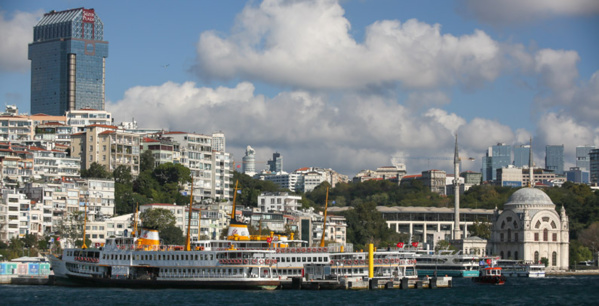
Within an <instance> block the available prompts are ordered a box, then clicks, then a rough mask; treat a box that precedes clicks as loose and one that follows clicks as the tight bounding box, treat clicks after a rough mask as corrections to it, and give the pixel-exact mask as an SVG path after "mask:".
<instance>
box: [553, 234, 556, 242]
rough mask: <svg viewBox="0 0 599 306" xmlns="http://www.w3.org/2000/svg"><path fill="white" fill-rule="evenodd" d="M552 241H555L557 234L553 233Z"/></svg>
mask: <svg viewBox="0 0 599 306" xmlns="http://www.w3.org/2000/svg"><path fill="white" fill-rule="evenodd" d="M553 241H554V242H555V241H557V233H553Z"/></svg>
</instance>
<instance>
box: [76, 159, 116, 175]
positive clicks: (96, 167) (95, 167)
mask: <svg viewBox="0 0 599 306" xmlns="http://www.w3.org/2000/svg"><path fill="white" fill-rule="evenodd" d="M111 176H112V175H111V174H110V172H108V171H106V168H105V167H104V166H102V165H100V164H98V163H97V162H93V163H91V165H90V166H89V169H83V170H81V177H82V178H100V179H109V178H111Z"/></svg>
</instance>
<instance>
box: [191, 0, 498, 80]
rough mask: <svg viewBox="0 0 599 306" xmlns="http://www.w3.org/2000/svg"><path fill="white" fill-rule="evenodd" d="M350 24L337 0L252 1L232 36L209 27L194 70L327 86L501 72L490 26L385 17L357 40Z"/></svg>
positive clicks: (465, 77)
mask: <svg viewBox="0 0 599 306" xmlns="http://www.w3.org/2000/svg"><path fill="white" fill-rule="evenodd" d="M350 28H351V25H350V23H349V21H348V20H347V19H346V18H345V17H344V10H343V8H342V7H341V6H340V5H339V3H338V2H337V1H331V0H322V1H318V0H314V1H275V0H266V1H264V2H262V3H261V4H260V5H259V6H251V5H249V6H247V7H246V8H245V9H244V10H243V12H242V13H240V15H239V16H238V19H237V24H236V26H235V27H234V29H233V31H232V33H231V34H230V35H222V34H220V33H216V32H213V31H207V32H203V33H202V34H201V36H200V40H199V41H198V43H197V63H196V65H195V66H194V68H193V70H194V71H195V72H196V73H197V74H198V75H199V76H200V77H202V78H204V79H234V78H237V77H239V78H243V79H248V80H259V81H264V82H268V83H271V84H279V85H282V86H288V87H290V88H305V89H324V90H327V89H364V88H372V87H381V86H383V87H388V86H397V85H399V86H401V87H402V88H405V89H430V88H438V87H444V86H453V85H459V86H462V87H464V88H475V87H477V86H480V85H482V84H483V83H484V82H487V81H492V80H494V79H495V78H496V77H497V76H498V75H499V73H500V70H501V54H500V48H499V45H498V43H497V42H496V41H494V40H493V39H491V38H490V37H489V36H488V35H487V34H486V33H484V32H483V31H479V30H475V31H474V32H473V33H472V34H469V35H462V36H453V35H451V34H442V33H441V26H440V25H439V24H434V25H430V24H427V23H423V22H420V21H418V20H415V19H411V20H408V21H406V22H403V23H402V22H400V21H398V20H382V21H377V22H375V23H373V24H372V25H370V26H368V27H367V28H366V30H365V38H364V41H363V42H357V41H356V40H355V39H354V38H353V37H352V36H351V35H350Z"/></svg>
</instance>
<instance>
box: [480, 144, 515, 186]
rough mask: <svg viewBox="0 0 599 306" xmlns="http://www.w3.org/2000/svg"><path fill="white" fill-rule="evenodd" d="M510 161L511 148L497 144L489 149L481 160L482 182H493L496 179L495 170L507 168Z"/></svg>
mask: <svg viewBox="0 0 599 306" xmlns="http://www.w3.org/2000/svg"><path fill="white" fill-rule="evenodd" d="M511 160H512V146H509V145H506V144H504V143H498V144H497V145H496V146H492V147H489V149H488V150H487V155H486V156H483V159H482V162H483V164H482V173H483V181H495V180H496V179H497V169H501V168H504V167H507V166H508V165H510V164H511Z"/></svg>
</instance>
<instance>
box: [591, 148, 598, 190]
mask: <svg viewBox="0 0 599 306" xmlns="http://www.w3.org/2000/svg"><path fill="white" fill-rule="evenodd" d="M589 159H590V169H589V170H590V175H589V176H590V177H591V179H590V181H591V183H592V184H599V149H593V150H591V152H590V153H589Z"/></svg>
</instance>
